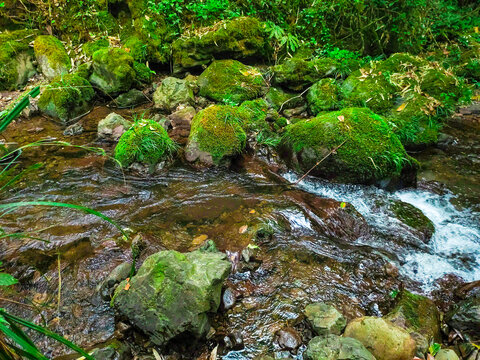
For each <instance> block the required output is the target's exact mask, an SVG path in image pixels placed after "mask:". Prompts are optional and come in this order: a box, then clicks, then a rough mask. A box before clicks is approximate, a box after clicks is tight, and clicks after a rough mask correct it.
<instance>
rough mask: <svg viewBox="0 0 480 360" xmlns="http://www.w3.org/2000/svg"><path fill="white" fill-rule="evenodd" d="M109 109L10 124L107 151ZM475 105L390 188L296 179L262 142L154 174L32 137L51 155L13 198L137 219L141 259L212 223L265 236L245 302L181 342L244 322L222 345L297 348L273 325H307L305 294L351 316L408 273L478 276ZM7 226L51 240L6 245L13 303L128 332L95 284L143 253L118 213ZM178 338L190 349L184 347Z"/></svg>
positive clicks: (87, 342)
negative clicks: (71, 131)
mask: <svg viewBox="0 0 480 360" xmlns="http://www.w3.org/2000/svg"><path fill="white" fill-rule="evenodd" d="M109 112H110V110H109V109H107V108H105V107H99V108H96V109H95V110H94V111H93V112H92V113H90V114H89V115H87V116H86V117H85V118H83V119H82V120H81V123H82V125H83V127H84V128H85V131H84V133H82V134H81V135H78V136H75V137H65V136H63V135H62V131H63V130H62V127H61V126H60V125H58V124H56V123H53V122H48V121H47V120H45V119H43V118H41V117H34V118H31V119H28V120H23V121H17V122H16V123H15V124H13V125H12V126H10V127H9V128H8V129H7V131H6V132H5V133H4V136H5V138H6V139H8V140H9V141H15V142H18V143H19V144H25V143H29V142H32V141H36V140H39V139H42V138H46V137H55V138H56V139H59V140H64V141H69V142H72V143H75V144H88V145H91V146H102V147H104V148H105V149H106V150H107V151H110V150H111V147H110V146H108V145H105V144H101V143H97V142H96V123H97V122H98V120H99V119H102V118H103V117H105V116H106V115H107V114H108V113H109ZM121 113H122V115H124V116H128V115H129V114H130V113H129V112H128V111H127V110H125V111H122V112H121ZM467 120H468V119H467ZM467 120H465V121H463V122H462V121H453V120H452V121H450V122H449V124H448V126H446V128H445V129H444V131H445V133H446V134H448V136H449V139H450V140H449V141H447V142H446V143H445V144H444V145H442V146H439V147H437V148H434V149H428V150H425V151H422V152H418V153H415V154H413V156H414V157H416V158H417V159H418V160H419V161H420V162H421V163H422V169H421V170H420V172H419V176H418V187H417V188H415V189H412V188H409V189H402V190H398V191H395V192H388V191H385V190H381V189H378V188H375V187H372V186H360V185H341V184H333V183H329V182H326V181H323V180H321V179H318V178H313V177H307V178H305V179H304V180H303V181H302V182H300V183H299V184H298V186H289V185H288V184H287V183H286V181H285V180H288V181H289V182H295V181H296V180H297V179H298V177H299V175H298V174H294V173H292V172H288V173H284V174H280V176H279V174H275V173H273V172H272V171H271V170H269V168H268V166H266V165H265V164H263V163H261V162H260V161H258V160H257V159H255V158H254V157H246V158H245V159H243V161H242V162H241V164H239V166H236V167H234V168H231V169H228V170H226V169H214V170H206V171H200V170H195V169H192V168H191V167H189V166H188V165H185V164H182V163H181V162H180V161H177V163H176V164H174V166H173V167H172V168H171V169H169V170H168V172H167V171H165V172H162V173H161V174H158V175H155V176H152V177H148V178H146V177H142V176H136V175H134V174H131V173H126V174H123V173H122V172H121V171H120V170H119V169H118V168H116V167H115V166H113V164H112V163H111V162H109V161H107V160H105V158H102V157H100V156H98V155H95V154H92V153H88V152H86V151H84V150H82V149H69V148H65V149H63V148H61V149H59V148H54V147H49V148H36V149H31V150H28V151H25V152H24V154H23V157H24V160H25V161H26V162H27V163H32V161H33V160H32V159H35V161H40V162H42V163H44V166H43V167H42V168H41V169H40V170H38V171H37V172H35V173H33V174H31V175H30V176H29V177H28V178H27V179H26V180H24V181H22V182H21V183H19V184H18V186H17V187H16V188H15V189H14V190H11V191H9V192H7V193H6V194H3V197H2V199H1V202H2V203H7V202H17V201H32V200H46V201H47V200H48V201H57V202H66V203H72V204H78V205H83V206H87V207H91V208H93V209H95V210H97V211H100V212H102V213H103V214H105V215H107V216H109V217H111V218H112V219H114V220H115V221H117V222H118V223H119V224H120V225H121V226H122V227H124V228H128V229H129V231H130V232H131V234H132V238H134V239H135V240H134V241H136V242H137V243H138V244H140V247H141V249H142V252H141V256H140V260H139V263H141V262H142V261H143V260H144V259H145V258H146V257H147V256H149V255H151V254H153V253H155V252H158V251H160V250H164V249H174V250H178V251H182V252H185V251H191V250H193V249H196V248H198V246H199V245H200V243H198V239H204V238H205V235H206V236H207V237H208V238H209V239H213V240H214V241H215V243H216V244H217V246H218V248H219V249H220V250H221V251H228V252H229V254H236V253H238V254H240V253H241V251H242V250H243V249H244V248H246V247H247V246H248V245H249V244H252V245H255V246H258V249H256V250H255V252H254V256H253V259H254V260H253V261H251V262H249V263H248V264H244V263H242V264H240V265H239V267H238V269H237V271H236V272H235V273H233V274H232V275H231V276H230V277H229V279H228V280H227V282H226V284H225V286H226V287H227V288H228V289H230V290H229V291H231V292H232V293H233V294H234V296H235V299H236V301H235V302H234V304H233V305H232V307H231V308H230V309H229V310H225V309H223V308H222V309H221V310H220V311H219V313H218V314H217V315H215V316H214V317H213V319H212V325H213V327H214V328H215V334H214V336H213V338H212V339H211V340H209V341H207V342H206V343H205V344H203V345H202V346H199V347H198V348H197V350H195V351H196V353H195V354H188V355H186V353H183V354H184V355H185V356H186V358H203V357H202V356H204V355H205V354H208V353H209V351H210V350H211V348H212V346H213V345H212V344H215V343H217V342H219V343H223V339H224V338H225V337H226V336H231V335H232V334H241V337H242V339H243V346H242V347H241V348H239V349H227V348H221V349H220V352H219V354H221V355H222V356H223V359H250V358H253V357H254V356H255V355H257V354H259V353H261V352H264V351H265V350H268V351H273V352H276V353H277V354H278V355H282V354H283V355H288V354H285V353H283V352H282V351H281V349H280V347H279V346H278V344H277V343H276V335H275V334H276V332H277V331H278V330H280V329H282V328H284V327H285V326H292V327H296V328H300V327H302V326H303V325H302V324H303V322H302V315H301V314H302V311H303V308H304V307H305V305H307V304H309V303H311V302H314V301H326V302H331V303H332V304H335V305H336V306H337V307H338V308H339V310H340V311H341V312H343V314H345V316H346V317H347V318H348V319H353V318H355V317H357V316H361V315H364V314H368V315H382V314H385V313H386V312H387V311H388V308H389V306H390V305H391V304H392V301H393V300H392V296H391V294H392V292H395V291H396V290H398V289H400V288H401V287H405V288H407V289H409V290H411V291H413V292H417V293H422V294H427V295H429V296H430V297H432V298H433V299H434V301H438V302H439V303H441V301H442V296H441V293H442V292H444V291H447V290H448V289H449V288H452V287H456V286H458V285H460V284H461V283H462V282H471V281H475V280H480V176H479V175H480V174H479V173H480V166H479V165H480V133H479V131H478V130H479V129H480V125H479V123H478V121H467ZM408 204H410V205H408ZM405 206H407V207H406V209H409V207H408V206H413V207H415V208H416V209H418V210H419V211H421V212H422V213H423V215H424V216H425V217H426V218H428V219H429V220H430V221H431V223H432V224H433V227H434V232H433V233H429V232H428V231H427V230H425V229H423V230H422V229H420V230H419V229H416V228H414V227H412V226H409V225H408V224H406V223H405V222H404V221H402V220H401V219H399V217H398V214H396V212H395V209H398V208H399V207H400V208H403V207H405ZM245 225H246V226H247V230H246V231H242V230H241V229H242V227H244V226H245ZM0 227H1V228H2V229H3V230H4V231H5V232H11V233H13V232H20V231H37V233H36V235H35V236H36V237H38V238H41V239H43V240H45V241H42V240H31V239H18V238H11V239H8V240H4V241H3V242H2V243H1V244H0V254H1V255H2V260H3V261H4V265H5V269H6V271H7V272H9V273H11V274H12V275H14V276H15V277H17V278H18V279H19V280H20V283H21V285H19V286H16V287H15V289H14V290H8V293H7V294H3V295H2V296H3V297H6V296H8V297H9V298H11V299H14V300H16V301H22V302H25V303H27V304H30V306H23V307H22V306H20V307H19V306H16V305H15V304H8V303H2V304H1V306H2V307H6V308H7V309H8V310H9V311H11V312H13V313H15V314H17V315H20V316H23V317H25V318H28V319H35V320H37V321H38V322H39V323H40V324H43V325H47V326H48V327H49V328H50V329H51V330H53V331H57V332H61V333H63V334H66V335H67V337H68V338H69V339H70V340H71V341H74V342H76V343H78V344H79V345H81V346H84V347H86V348H92V347H94V346H98V345H99V344H107V343H109V342H110V341H111V340H112V339H114V338H118V339H120V338H121V337H120V336H119V335H118V332H116V331H115V329H116V328H115V321H114V313H113V310H112V309H111V308H110V306H109V303H108V301H104V300H102V299H101V297H100V296H99V294H98V292H97V291H96V288H97V286H99V285H100V284H101V282H102V280H103V279H105V277H106V276H107V275H108V274H109V273H110V271H112V270H113V269H114V268H115V267H116V266H117V265H119V264H121V263H122V262H124V261H129V260H130V259H131V250H130V246H129V244H127V243H125V241H124V240H123V239H122V237H121V235H120V234H119V233H118V231H117V230H116V229H115V228H114V227H113V226H111V225H110V224H108V223H105V222H103V221H102V220H100V219H98V218H97V217H95V216H93V215H87V214H83V213H79V212H76V211H74V210H71V209H58V208H45V207H34V208H32V207H25V208H21V209H18V210H16V211H15V212H14V213H10V214H7V215H4V216H3V217H1V218H0ZM202 235H203V236H202ZM239 256H240V255H239ZM59 274H61V277H59ZM59 284H61V288H60V292H59ZM36 340H37V341H38V342H39V344H40V346H42V347H43V349H45V350H46V352H47V355H49V356H52V357H55V356H56V357H58V359H61V358H64V357H61V355H63V354H64V351H65V349H64V348H63V347H62V346H61V345H58V344H56V343H53V342H50V341H49V340H46V339H45V338H43V337H38V338H37V339H36ZM128 341H130V340H128ZM138 344H142V342H141V341H139V342H138ZM138 346H141V345H138ZM179 346H180V345H179ZM169 351H177V352H180V353H182V347H181V346H180V347H179V348H172V349H167V350H166V354H168V352H169ZM184 351H186V350H184ZM298 358H299V359H300V358H301V351H299V353H298Z"/></svg>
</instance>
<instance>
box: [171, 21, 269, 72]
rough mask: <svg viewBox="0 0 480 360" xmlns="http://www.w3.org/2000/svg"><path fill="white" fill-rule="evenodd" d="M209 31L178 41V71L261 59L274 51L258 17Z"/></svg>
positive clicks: (225, 23)
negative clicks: (220, 61)
mask: <svg viewBox="0 0 480 360" xmlns="http://www.w3.org/2000/svg"><path fill="white" fill-rule="evenodd" d="M206 30H207V31H206V32H205V33H203V34H201V35H195V36H192V37H189V38H180V39H178V40H176V41H174V43H173V44H172V52H173V63H174V72H181V71H184V70H185V69H189V68H195V67H199V66H202V65H207V64H209V63H211V62H212V61H213V60H214V59H238V60H241V59H249V58H255V59H256V60H258V59H262V58H266V57H267V55H268V53H269V52H270V51H269V46H268V41H267V40H266V39H267V36H266V34H265V32H264V29H263V26H262V23H261V22H260V21H258V20H257V19H255V18H249V17H240V18H237V19H233V20H231V21H221V22H219V23H217V24H215V25H214V26H213V27H211V28H210V29H206Z"/></svg>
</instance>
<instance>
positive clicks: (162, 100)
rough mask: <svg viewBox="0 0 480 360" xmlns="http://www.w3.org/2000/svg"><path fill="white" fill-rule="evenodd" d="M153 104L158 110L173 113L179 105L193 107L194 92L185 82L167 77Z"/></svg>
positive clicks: (155, 94)
mask: <svg viewBox="0 0 480 360" xmlns="http://www.w3.org/2000/svg"><path fill="white" fill-rule="evenodd" d="M153 102H154V104H155V105H154V107H155V108H157V109H161V110H165V111H173V110H175V109H176V108H177V106H179V105H192V104H193V103H194V96H193V91H192V89H191V87H190V86H188V84H187V82H186V81H185V80H182V79H177V78H174V77H167V78H165V79H163V80H162V83H161V84H160V86H159V87H158V88H157V89H156V90H155V93H154V94H153Z"/></svg>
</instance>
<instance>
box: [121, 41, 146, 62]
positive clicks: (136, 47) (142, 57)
mask: <svg viewBox="0 0 480 360" xmlns="http://www.w3.org/2000/svg"><path fill="white" fill-rule="evenodd" d="M123 49H124V50H125V51H126V52H128V53H129V54H130V55H131V56H132V57H133V59H134V60H135V61H138V62H143V61H146V60H147V44H145V43H144V42H143V41H141V40H140V39H139V38H138V37H137V36H130V37H128V38H127V40H125V42H124V43H123Z"/></svg>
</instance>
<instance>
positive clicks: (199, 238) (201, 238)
mask: <svg viewBox="0 0 480 360" xmlns="http://www.w3.org/2000/svg"><path fill="white" fill-rule="evenodd" d="M207 239H208V235H205V234H202V235H199V236H197V237H196V238H194V239H193V242H192V244H193V245H201V244H202V243H203V242H204V241H205V240H207Z"/></svg>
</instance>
